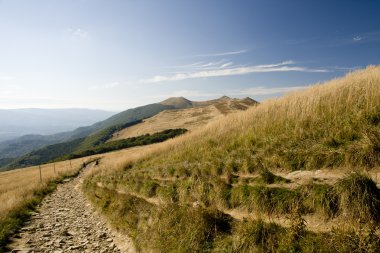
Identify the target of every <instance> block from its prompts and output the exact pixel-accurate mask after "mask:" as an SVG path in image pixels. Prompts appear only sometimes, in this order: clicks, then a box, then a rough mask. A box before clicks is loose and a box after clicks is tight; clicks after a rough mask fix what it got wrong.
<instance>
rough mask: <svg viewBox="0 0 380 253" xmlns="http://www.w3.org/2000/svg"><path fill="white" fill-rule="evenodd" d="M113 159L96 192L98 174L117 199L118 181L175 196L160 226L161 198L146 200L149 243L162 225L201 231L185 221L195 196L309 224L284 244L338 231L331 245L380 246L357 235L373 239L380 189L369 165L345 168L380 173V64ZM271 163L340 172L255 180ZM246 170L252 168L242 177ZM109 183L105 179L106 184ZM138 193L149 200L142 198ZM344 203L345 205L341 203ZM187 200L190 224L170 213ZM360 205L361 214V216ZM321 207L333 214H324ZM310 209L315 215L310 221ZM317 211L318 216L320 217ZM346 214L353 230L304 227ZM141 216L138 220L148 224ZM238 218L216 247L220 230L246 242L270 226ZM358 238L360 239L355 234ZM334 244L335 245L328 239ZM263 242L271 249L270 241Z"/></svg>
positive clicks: (302, 243)
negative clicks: (156, 204)
mask: <svg viewBox="0 0 380 253" xmlns="http://www.w3.org/2000/svg"><path fill="white" fill-rule="evenodd" d="M135 151H136V150H135ZM115 154H116V153H115ZM119 155H122V154H121V153H119ZM108 163H109V162H104V167H103V169H102V170H101V171H100V173H99V174H97V173H93V174H92V175H91V176H90V177H89V178H88V179H87V180H86V181H87V186H88V189H87V193H88V194H89V195H91V191H94V190H96V189H97V186H96V185H97V183H101V185H102V186H104V187H105V188H107V189H108V190H110V192H112V194H111V193H107V194H111V195H112V196H113V198H114V199H116V200H115V201H116V202H115V203H117V199H119V198H120V197H119V196H117V195H115V193H114V192H115V191H113V190H115V189H116V190H122V191H123V192H126V193H130V196H129V197H131V196H135V197H136V196H140V195H139V194H143V195H145V197H149V198H152V197H155V198H159V199H162V200H165V201H166V203H170V204H173V205H174V207H173V210H172V209H171V208H169V209H168V210H164V211H163V212H162V213H159V215H160V216H159V218H157V220H156V223H154V224H156V225H157V227H159V229H157V230H155V229H156V228H155V227H154V226H152V225H151V224H149V221H150V220H155V217H154V213H155V211H154V208H151V207H150V206H147V210H145V213H144V215H142V216H141V217H140V216H138V215H136V217H134V219H137V220H138V221H139V222H140V220H142V221H143V220H144V219H147V220H148V223H147V225H146V227H143V226H141V227H137V228H136V231H137V232H136V233H138V234H139V233H141V231H142V232H144V231H146V232H147V237H146V238H142V239H141V240H142V241H143V242H142V243H141V242H139V241H138V240H136V241H137V243H138V244H139V243H140V244H141V245H144V242H145V243H149V244H150V245H153V246H150V247H158V246H157V245H161V246H165V245H166V242H167V240H166V238H164V237H163V236H162V234H163V233H169V234H170V233H173V236H174V238H176V239H177V238H178V234H181V237H180V239H181V240H182V241H186V242H190V238H194V234H193V233H192V231H189V233H188V234H186V230H185V229H182V228H186V227H187V226H190V225H191V224H190V223H191V222H192V221H193V217H189V216H191V215H195V214H192V211H193V210H192V208H191V206H194V203H196V204H197V205H196V206H198V208H199V209H197V210H203V209H204V210H206V211H205V212H207V210H208V209H207V208H216V209H218V210H221V211H226V210H225V209H229V208H233V210H234V211H236V210H243V211H246V212H247V213H248V214H255V212H256V213H257V214H259V216H258V217H260V215H262V214H265V215H270V216H273V215H274V216H277V217H280V218H283V219H286V220H287V221H289V222H290V227H289V228H281V229H283V231H284V234H285V235H287V234H290V235H291V234H292V233H293V232H294V233H293V234H295V235H297V236H298V234H299V232H300V233H301V232H302V233H303V236H304V237H303V238H301V239H299V238H298V239H295V241H294V242H293V241H291V242H289V241H288V239H289V238H287V237H286V236H285V237H284V240H285V241H283V242H280V240H277V239H276V238H275V239H274V241H275V242H276V243H274V244H273V245H271V246H273V247H274V248H277V247H279V246H281V247H285V248H284V249H283V250H282V252H294V251H302V250H293V251H292V250H290V249H289V248H287V247H288V246H290V247H293V246H297V244H298V246H299V247H301V248H303V249H305V251H306V252H308V251H307V250H309V249H310V247H317V248H321V247H322V246H324V245H325V244H324V243H325V242H326V238H328V237H330V238H335V239H334V240H336V241H331V245H338V246H337V247H338V248H345V250H343V252H353V251H355V252H356V251H357V249H359V248H361V249H366V250H367V249H369V248H371V247H375V246H376V247H375V248H376V249H379V248H380V247H377V245H378V244H379V246H380V237H378V238H375V239H373V238H371V240H372V239H373V240H372V241H370V243H369V244H368V245H364V246H361V245H360V243H359V245H358V244H355V243H357V242H358V241H360V240H364V241H365V240H367V238H366V233H364V232H365V229H369V231H372V230H375V229H378V227H376V228H372V227H371V224H375V225H376V226H380V222H379V220H380V219H379V217H380V214H379V211H378V210H379V208H378V203H380V202H379V199H380V190H379V189H378V188H377V186H376V182H375V180H374V179H373V178H371V177H370V176H371V175H370V174H367V173H364V174H360V173H359V174H355V175H354V174H352V175H354V176H352V175H351V174H350V176H346V174H345V173H343V171H344V172H347V171H348V172H353V171H354V170H361V169H364V170H369V171H370V172H371V173H372V175H374V174H376V175H377V173H378V168H379V166H380V67H372V66H371V67H368V68H366V69H364V70H360V71H356V72H353V73H350V74H348V75H347V76H345V77H343V78H340V79H335V80H332V81H329V82H326V83H324V84H317V85H314V86H311V87H310V88H309V89H306V90H302V91H298V92H294V93H291V94H287V95H286V96H284V97H281V98H279V99H273V100H267V101H265V102H263V103H262V104H260V105H258V106H256V107H253V108H250V109H248V110H247V111H244V112H239V113H235V114H230V115H227V116H226V117H223V118H221V119H219V120H215V121H213V122H211V123H210V124H208V125H207V126H205V127H202V128H198V129H195V130H193V131H192V132H190V133H187V134H185V135H183V136H179V137H177V138H175V139H172V140H169V141H166V142H164V143H160V144H157V145H154V146H151V147H150V148H149V150H146V152H142V153H140V154H138V153H136V154H132V153H124V155H123V157H121V158H119V159H118V161H117V163H115V162H113V165H112V166H108V165H109V164H108ZM376 168H377V169H376ZM265 170H268V171H273V172H274V173H278V172H279V171H282V173H284V174H285V175H288V174H289V173H290V172H291V171H295V170H304V171H305V170H313V171H315V172H317V171H316V170H318V171H319V172H320V173H326V174H329V173H334V176H336V175H335V174H339V175H340V176H339V177H338V176H337V177H336V178H335V177H334V178H333V179H331V182H330V183H328V182H325V181H324V180H321V181H322V182H321V181H320V180H314V179H315V178H314V177H311V178H310V180H308V182H306V184H301V185H298V186H293V187H283V186H282V184H278V185H277V186H269V185H268V184H270V183H267V182H266V181H265V180H264V181H260V182H259V181H256V180H249V179H250V178H249V177H251V179H252V178H255V177H254V176H256V177H257V175H258V174H260V172H263V171H265ZM337 172H339V173H337ZM341 174H342V175H341ZM343 174H344V175H343ZM240 175H245V176H246V177H247V178H239V176H240ZM330 176H331V175H330ZM292 179H293V180H294V181H295V182H293V183H294V184H297V183H298V182H297V180H299V179H297V178H292ZM89 189H90V190H89ZM101 190H104V189H100V190H99V191H101ZM135 193H136V194H135ZM98 194H100V193H98ZM358 196H366V198H365V199H363V198H362V197H358ZM138 199H139V201H141V199H143V198H138ZM342 200H344V201H343V202H342ZM112 201H113V200H111V203H112ZM165 201H164V202H165ZM337 203H344V205H342V204H341V205H339V206H338V205H337ZM175 205H177V206H175ZM111 206H112V204H111ZM115 206H117V205H115ZM121 206H122V205H121ZM185 206H187V207H189V208H188V211H189V213H186V212H185V213H186V215H185V217H186V218H185V219H183V220H182V221H183V223H181V222H178V220H175V222H176V224H177V223H178V224H182V225H175V226H173V225H172V224H173V223H172V222H174V221H173V220H171V219H170V218H171V217H172V216H173V215H172V214H176V213H177V212H178V214H179V215H181V214H182V211H181V210H182V209H181V208H182V207H185ZM122 207H123V208H121V209H120V210H119V211H120V213H118V211H117V210H114V209H110V210H108V212H109V216H110V217H114V218H115V217H117V219H119V218H120V216H121V215H123V213H124V212H125V210H128V208H129V207H128V206H122ZM169 207H170V206H169ZM163 208H164V209H165V207H163ZM229 211H231V210H229ZM347 213H349V214H351V216H349V215H347ZM356 213H359V214H360V215H362V216H360V215H359V216H357V215H356ZM152 214H153V215H152ZM345 215H346V216H345ZM302 216H304V217H302ZM306 216H307V217H306ZM147 217H148V218H147ZM289 217H290V218H289ZM310 217H311V218H312V219H309V218H310ZM320 217H323V218H322V219H326V220H328V221H329V222H327V221H326V220H325V221H321V218H320ZM347 217H348V218H349V219H347ZM358 217H359V221H363V220H365V224H364V223H363V224H359V225H361V226H365V228H364V229H363V228H360V227H359V228H358V227H357V226H359V225H358ZM304 218H305V219H306V220H307V221H308V222H310V224H308V225H307V226H306V225H305V219H304ZM314 218H317V220H314V221H318V222H311V221H313V219H314ZM338 218H342V219H343V218H344V219H343V223H345V224H347V225H348V226H349V227H352V228H353V229H354V230H350V229H351V228H350V229H346V228H345V229H343V227H342V226H341V223H339V224H340V225H339V227H340V229H342V230H341V231H338V230H334V229H333V231H331V233H318V234H313V233H310V234H308V233H306V232H305V231H304V229H305V228H307V229H311V228H310V226H314V227H312V228H314V229H312V230H314V231H320V230H321V229H320V227H321V226H325V229H327V230H329V229H331V224H332V225H334V224H335V223H334V222H335V221H337V222H338V221H339V222H340V220H337V219H338ZM111 219H112V218H111ZM123 219H125V220H126V223H128V222H130V220H128V217H127V216H125V217H124V216H123ZM167 219H169V221H168V220H167ZM165 220H166V221H168V222H165ZM132 221H134V222H135V221H136V220H132ZM161 221H163V222H161ZM139 222H136V223H137V224H140V223H139ZM235 222H236V223H237V224H239V226H240V225H242V226H243V227H244V229H242V231H239V229H238V230H232V232H228V233H227V235H226V234H223V233H221V234H220V236H221V237H215V238H214V239H212V240H214V241H212V242H210V244H207V245H211V244H214V245H213V247H215V248H216V249H218V243H219V242H218V241H216V240H218V238H222V241H221V242H222V243H226V244H227V245H230V244H229V243H231V238H232V240H235V239H236V242H237V244H240V243H242V244H246V243H247V242H252V241H253V242H257V240H256V239H252V237H254V233H256V232H255V231H259V228H260V227H261V229H264V228H265V226H266V225H265V224H261V225H260V224H259V225H260V226H259V228H258V227H257V226H256V225H255V224H251V225H254V226H252V227H253V229H252V231H245V226H247V225H249V223H246V222H244V221H243V222H237V221H234V222H231V223H230V224H232V226H234V224H235ZM321 223H322V225H321ZM329 224H330V225H329ZM160 226H161V227H160ZM181 226H182V227H181ZM317 227H318V228H317ZM179 228H180V229H179ZM209 228H213V227H208V226H206V227H205V228H204V230H202V231H200V232H199V234H200V235H201V234H202V233H203V232H207V231H208V229H209ZM316 228H317V229H316ZM144 229H145V230H144ZM277 230H278V228H276V227H274V231H270V232H268V233H267V232H265V231H264V232H265V233H261V232H260V233H258V234H257V235H258V236H260V237H259V238H261V239H262V240H261V239H260V240H259V241H261V242H265V241H267V239H268V238H269V237H271V236H272V235H274V234H275V231H277ZM322 230H324V229H322ZM378 230H379V231H380V229H378ZM154 231H156V232H154ZM363 231H364V232H363ZM251 232H252V233H251ZM245 233H247V235H246V238H245V239H244V238H243V239H242V238H240V237H239V236H242V235H243V236H245ZM149 234H156V235H155V236H156V238H153V239H157V241H159V242H157V241H154V240H151V239H150V238H149ZM186 236H188V237H186ZM224 236H225V237H224ZM295 238H296V237H295ZM352 238H354V239H352ZM293 239H294V238H293ZM293 239H292V240H293ZM144 240H146V241H144ZM161 240H162V241H161ZM188 240H189V241H188ZM199 240H200V241H202V240H203V239H199ZM314 240H317V241H314ZM318 240H319V241H318ZM177 241H178V240H177ZM351 241H355V243H352V244H351ZM366 242H367V241H366ZM160 243H162V244H160ZM188 244H190V243H188ZM253 244H255V243H253ZM174 245H175V246H174V247H175V248H176V247H178V248H177V249H180V247H182V245H180V244H175V243H174ZM194 245H195V244H194ZM298 246H297V247H298ZM202 247H203V246H202ZM256 247H257V245H252V247H251V246H250V250H248V252H252V251H255V250H254V249H255V248H256ZM221 248H225V247H224V246H223V247H221ZM232 248H233V247H232ZM239 248H240V247H238V249H239ZM285 249H286V250H285ZM314 249H315V248H314ZM326 249H331V247H330V246H327V247H326ZM207 250H209V249H208V248H207ZM153 251H154V250H153ZM158 251H159V250H158ZM238 251H239V250H236V252H238ZM279 251H281V250H279ZM325 251H326V250H322V252H325ZM364 251H365V250H364ZM232 252H234V251H232ZM259 252H260V251H259ZM262 252H268V250H265V247H264V249H263V251H262ZM338 252H339V250H338Z"/></svg>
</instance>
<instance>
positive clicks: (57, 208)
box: [7, 163, 135, 253]
mask: <svg viewBox="0 0 380 253" xmlns="http://www.w3.org/2000/svg"><path fill="white" fill-rule="evenodd" d="M93 166H95V163H91V164H89V165H87V167H86V168H84V169H83V170H82V172H81V173H80V174H79V175H78V176H77V177H76V178H74V179H72V180H65V183H64V184H61V185H59V186H58V187H57V190H56V191H55V192H53V193H52V194H50V195H49V196H47V197H46V198H45V199H44V200H43V201H42V203H41V205H40V206H39V208H38V209H37V210H38V212H36V213H33V215H32V217H31V219H30V221H28V222H26V223H25V227H23V228H22V229H21V230H20V232H19V233H18V234H16V235H15V236H14V237H13V238H12V241H11V243H10V244H9V245H7V250H8V251H9V252H30V253H32V252H55V253H59V252H101V253H105V252H128V253H129V252H135V250H134V247H133V244H132V242H131V241H130V239H128V238H127V237H126V236H122V235H120V234H118V233H117V232H116V231H113V230H111V229H110V228H109V226H108V225H107V224H106V222H105V221H104V219H102V218H101V217H100V216H99V214H98V213H96V211H95V209H94V208H93V207H92V206H91V204H90V203H89V202H88V201H87V200H86V198H85V196H84V194H83V193H82V191H81V184H82V182H83V177H84V173H85V172H86V171H87V170H89V169H91V168H92V167H93Z"/></svg>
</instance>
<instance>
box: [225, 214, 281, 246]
mask: <svg viewBox="0 0 380 253" xmlns="http://www.w3.org/2000/svg"><path fill="white" fill-rule="evenodd" d="M284 232H285V229H284V228H282V227H280V226H278V225H276V224H275V223H265V222H264V221H263V220H261V219H259V220H251V221H243V222H240V223H237V224H236V225H235V227H234V233H233V239H232V243H233V252H247V253H248V252H263V253H264V252H276V249H277V248H278V246H279V244H280V240H281V236H282V234H283V233H284Z"/></svg>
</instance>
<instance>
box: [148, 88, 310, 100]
mask: <svg viewBox="0 0 380 253" xmlns="http://www.w3.org/2000/svg"><path fill="white" fill-rule="evenodd" d="M307 87H308V86H289V87H264V86H257V87H250V88H244V89H236V90H225V91H223V92H220V93H219V92H214V93H210V92H202V91H199V90H178V91H174V92H172V93H170V94H167V93H166V94H160V95H152V96H146V97H147V98H155V99H163V98H167V97H180V96H182V97H186V98H190V97H200V98H201V97H207V98H211V97H221V96H224V95H228V96H237V97H241V96H263V95H274V94H281V93H287V92H292V91H297V90H302V89H305V88H307Z"/></svg>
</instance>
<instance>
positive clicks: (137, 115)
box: [0, 97, 257, 170]
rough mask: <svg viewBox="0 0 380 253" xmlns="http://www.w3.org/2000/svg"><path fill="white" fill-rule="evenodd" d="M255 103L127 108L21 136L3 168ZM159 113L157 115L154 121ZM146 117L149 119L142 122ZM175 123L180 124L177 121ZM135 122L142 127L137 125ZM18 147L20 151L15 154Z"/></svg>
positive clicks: (191, 124)
mask: <svg viewBox="0 0 380 253" xmlns="http://www.w3.org/2000/svg"><path fill="white" fill-rule="evenodd" d="M255 104H257V102H256V101H254V100H252V99H250V98H245V99H231V98H228V97H222V98H220V99H216V100H210V101H202V102H192V101H190V100H187V99H185V98H169V99H167V100H165V101H163V102H161V103H158V104H150V105H146V106H141V107H137V108H133V109H129V110H126V111H124V112H121V113H118V114H116V115H114V116H112V117H110V118H108V119H106V120H104V121H101V122H98V123H95V124H93V125H92V126H89V127H82V128H79V129H76V130H75V131H72V132H68V133H62V134H57V135H52V136H25V137H23V138H20V139H19V140H22V141H21V142H16V143H14V142H10V144H9V145H8V146H7V149H3V151H8V157H7V156H5V157H4V158H9V157H12V156H9V155H10V154H13V157H16V158H13V159H11V160H9V159H3V167H4V168H3V170H4V169H13V168H19V167H26V166H33V165H37V164H42V163H46V162H49V161H52V160H54V159H57V158H60V157H63V156H65V155H69V154H74V153H75V154H79V153H82V154H84V153H86V152H90V150H93V149H94V148H96V147H98V149H99V150H103V149H102V148H100V147H99V146H101V145H102V144H104V143H105V142H106V141H108V140H109V141H117V140H121V139H126V138H129V137H135V136H142V135H145V134H154V133H158V132H162V131H164V130H167V129H173V128H176V129H178V128H189V129H194V128H196V127H199V126H201V125H204V124H206V123H208V122H210V121H212V120H213V119H216V118H218V117H221V116H222V115H226V114H229V113H232V112H236V111H239V110H245V109H247V108H248V107H249V106H252V105H255ZM189 107H192V108H189ZM178 108H185V109H178ZM171 111H173V113H171ZM155 115H156V116H157V117H153V118H152V120H150V119H151V117H152V116H155ZM143 119H147V120H146V121H144V122H141V120H143ZM153 122H154V123H153ZM174 122H176V124H173V123H174ZM134 125H136V126H138V127H137V128H134ZM130 128H131V129H132V132H134V133H135V135H130V134H129V132H128V131H126V132H122V131H125V130H126V129H130ZM114 136H118V138H114ZM28 138H31V139H28ZM103 146H104V145H103ZM118 146H120V145H118ZM36 147H38V148H36ZM120 147H121V146H120ZM15 149H16V150H17V152H18V153H15ZM108 149H109V148H108ZM30 150H32V151H30ZM0 151H1V145H0ZM26 151H28V152H26ZM12 152H13V153H12ZM4 153H6V152H4ZM20 154H21V155H20ZM0 162H1V161H0Z"/></svg>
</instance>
